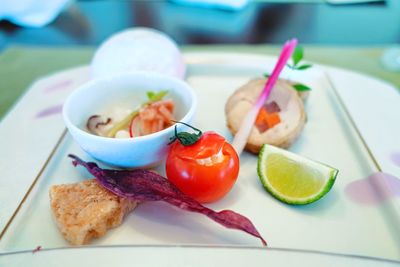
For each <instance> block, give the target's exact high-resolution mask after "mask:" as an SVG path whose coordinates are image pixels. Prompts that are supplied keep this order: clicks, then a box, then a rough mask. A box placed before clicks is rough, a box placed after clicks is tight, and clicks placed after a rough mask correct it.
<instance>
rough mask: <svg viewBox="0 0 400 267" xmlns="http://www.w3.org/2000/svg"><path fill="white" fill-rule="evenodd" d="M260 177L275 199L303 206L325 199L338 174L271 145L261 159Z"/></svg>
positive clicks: (264, 147)
mask: <svg viewBox="0 0 400 267" xmlns="http://www.w3.org/2000/svg"><path fill="white" fill-rule="evenodd" d="M257 171H258V177H259V178H260V180H261V182H262V184H263V186H264V188H265V189H266V190H267V191H268V192H269V193H271V194H272V195H273V196H274V197H275V198H277V199H278V200H280V201H283V202H285V203H288V204H293V205H304V204H308V203H312V202H314V201H317V200H318V199H320V198H322V197H323V196H324V195H326V193H328V192H329V190H330V189H331V188H332V186H333V183H334V182H335V179H336V176H337V174H338V170H337V169H335V168H332V167H329V166H327V165H325V164H322V163H319V162H316V161H313V160H310V159H307V158H304V157H302V156H299V155H297V154H294V153H291V152H289V151H286V150H284V149H280V148H277V147H274V146H271V145H267V144H265V145H263V147H262V148H261V150H260V154H259V155H258V166H257Z"/></svg>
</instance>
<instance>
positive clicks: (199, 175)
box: [166, 128, 239, 203]
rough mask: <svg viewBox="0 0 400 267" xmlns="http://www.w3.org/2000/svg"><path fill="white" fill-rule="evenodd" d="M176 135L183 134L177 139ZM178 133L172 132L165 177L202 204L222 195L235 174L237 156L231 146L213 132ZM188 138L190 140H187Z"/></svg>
mask: <svg viewBox="0 0 400 267" xmlns="http://www.w3.org/2000/svg"><path fill="white" fill-rule="evenodd" d="M194 129H195V130H197V129H196V128H194ZM198 131H199V130H198ZM179 134H186V135H183V136H181V137H182V138H180V137H179ZM179 134H178V133H177V132H176V131H175V136H176V137H175V138H174V141H173V142H172V144H171V148H170V151H169V154H168V157H167V161H166V174H167V177H168V179H169V180H170V181H171V182H172V183H173V184H175V185H176V186H177V187H178V188H179V189H180V190H181V191H182V192H184V193H186V194H187V195H189V196H191V197H192V198H194V199H196V200H197V201H199V202H202V203H206V202H213V201H216V200H218V199H220V198H222V197H223V196H225V195H226V194H227V193H228V192H229V191H230V190H231V188H232V186H233V185H234V184H235V182H236V179H237V177H238V174H239V157H238V155H237V153H236V151H235V149H234V148H233V147H232V146H231V145H230V144H229V143H228V142H227V141H226V140H225V138H224V137H222V136H220V135H218V134H217V133H215V132H205V133H201V132H200V131H199V133H198V134H197V135H195V134H189V133H182V132H181V133H179ZM193 137H194V138H193ZM188 139H189V140H191V141H189V142H187V141H188ZM193 139H194V140H193Z"/></svg>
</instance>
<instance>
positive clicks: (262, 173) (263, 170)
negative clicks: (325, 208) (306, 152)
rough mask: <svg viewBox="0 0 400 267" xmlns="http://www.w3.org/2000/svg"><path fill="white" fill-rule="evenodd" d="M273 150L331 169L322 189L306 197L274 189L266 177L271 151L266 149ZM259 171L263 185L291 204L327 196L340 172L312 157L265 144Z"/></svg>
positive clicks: (271, 192) (311, 201)
mask: <svg viewBox="0 0 400 267" xmlns="http://www.w3.org/2000/svg"><path fill="white" fill-rule="evenodd" d="M267 149H268V150H271V151H274V152H276V153H279V154H283V155H286V156H287V157H288V158H290V159H299V160H300V161H302V162H306V163H308V164H310V165H313V166H314V167H316V168H318V169H325V170H327V171H328V170H329V174H328V175H327V176H328V177H327V179H326V182H325V183H324V185H323V186H322V188H321V190H320V191H318V192H317V193H315V194H313V195H310V196H307V197H304V198H293V197H290V196H285V195H283V194H281V193H279V192H278V191H277V190H275V189H274V187H273V186H272V185H271V184H270V183H269V181H268V179H267V177H266V165H267V164H264V162H265V160H266V157H267V155H268V154H269V153H270V152H266V150H267ZM257 173H258V177H259V178H260V181H261V183H262V184H263V187H264V188H265V189H266V191H267V192H269V193H270V194H271V195H272V196H273V197H275V198H276V199H278V200H280V201H282V202H284V203H287V204H290V205H306V204H310V203H313V202H315V201H317V200H319V199H321V198H322V197H323V196H325V195H326V194H327V193H328V192H329V191H330V190H331V188H332V186H333V184H334V183H335V180H336V177H337V175H338V173H339V171H338V170H337V169H335V168H333V167H331V166H329V165H326V164H324V163H320V162H317V161H314V160H312V159H308V158H305V157H302V156H299V155H297V154H294V153H292V152H290V151H287V150H283V149H280V148H277V147H274V146H271V145H267V144H264V145H263V146H262V148H261V150H260V153H259V154H258V163H257Z"/></svg>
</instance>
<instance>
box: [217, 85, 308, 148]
mask: <svg viewBox="0 0 400 267" xmlns="http://www.w3.org/2000/svg"><path fill="white" fill-rule="evenodd" d="M265 83H266V79H254V80H251V81H249V82H248V83H247V84H245V85H243V86H242V87H240V88H239V89H237V90H236V91H235V92H234V93H233V94H232V95H231V96H230V97H229V99H228V101H227V103H226V105H225V116H226V120H227V126H228V128H229V130H230V131H231V133H232V134H233V135H235V134H236V133H237V131H238V130H239V127H240V125H241V122H242V120H243V119H244V117H245V115H246V114H247V112H248V111H249V110H250V109H251V107H252V106H253V105H254V103H255V101H256V99H257V97H258V95H259V94H260V93H261V91H262V89H263V88H264V85H265ZM272 102H276V103H277V104H278V106H279V108H280V111H279V116H280V120H281V121H280V123H278V124H276V125H275V126H273V127H272V128H269V129H268V130H266V131H263V132H261V131H260V130H259V129H258V128H257V127H256V126H254V127H253V129H252V130H251V132H250V136H249V138H248V141H247V144H246V147H245V149H246V150H248V151H250V152H252V153H255V154H258V152H259V151H260V149H261V146H262V145H263V144H270V145H274V146H278V147H282V148H288V147H289V146H290V145H291V144H292V143H293V142H294V141H295V139H296V138H297V137H298V136H299V134H300V132H301V130H302V129H303V126H304V124H305V122H306V114H305V111H304V105H303V101H302V100H301V98H300V97H299V95H298V93H297V91H296V90H295V89H294V88H293V87H292V86H291V85H290V83H289V82H286V81H283V80H278V81H277V82H276V84H275V86H274V88H273V89H272V91H271V94H270V96H269V98H268V100H267V103H266V104H268V103H272Z"/></svg>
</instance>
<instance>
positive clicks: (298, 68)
mask: <svg viewBox="0 0 400 267" xmlns="http://www.w3.org/2000/svg"><path fill="white" fill-rule="evenodd" d="M311 67H312V65H311V64H303V65H301V66H298V67H296V70H306V69H309V68H311Z"/></svg>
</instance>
